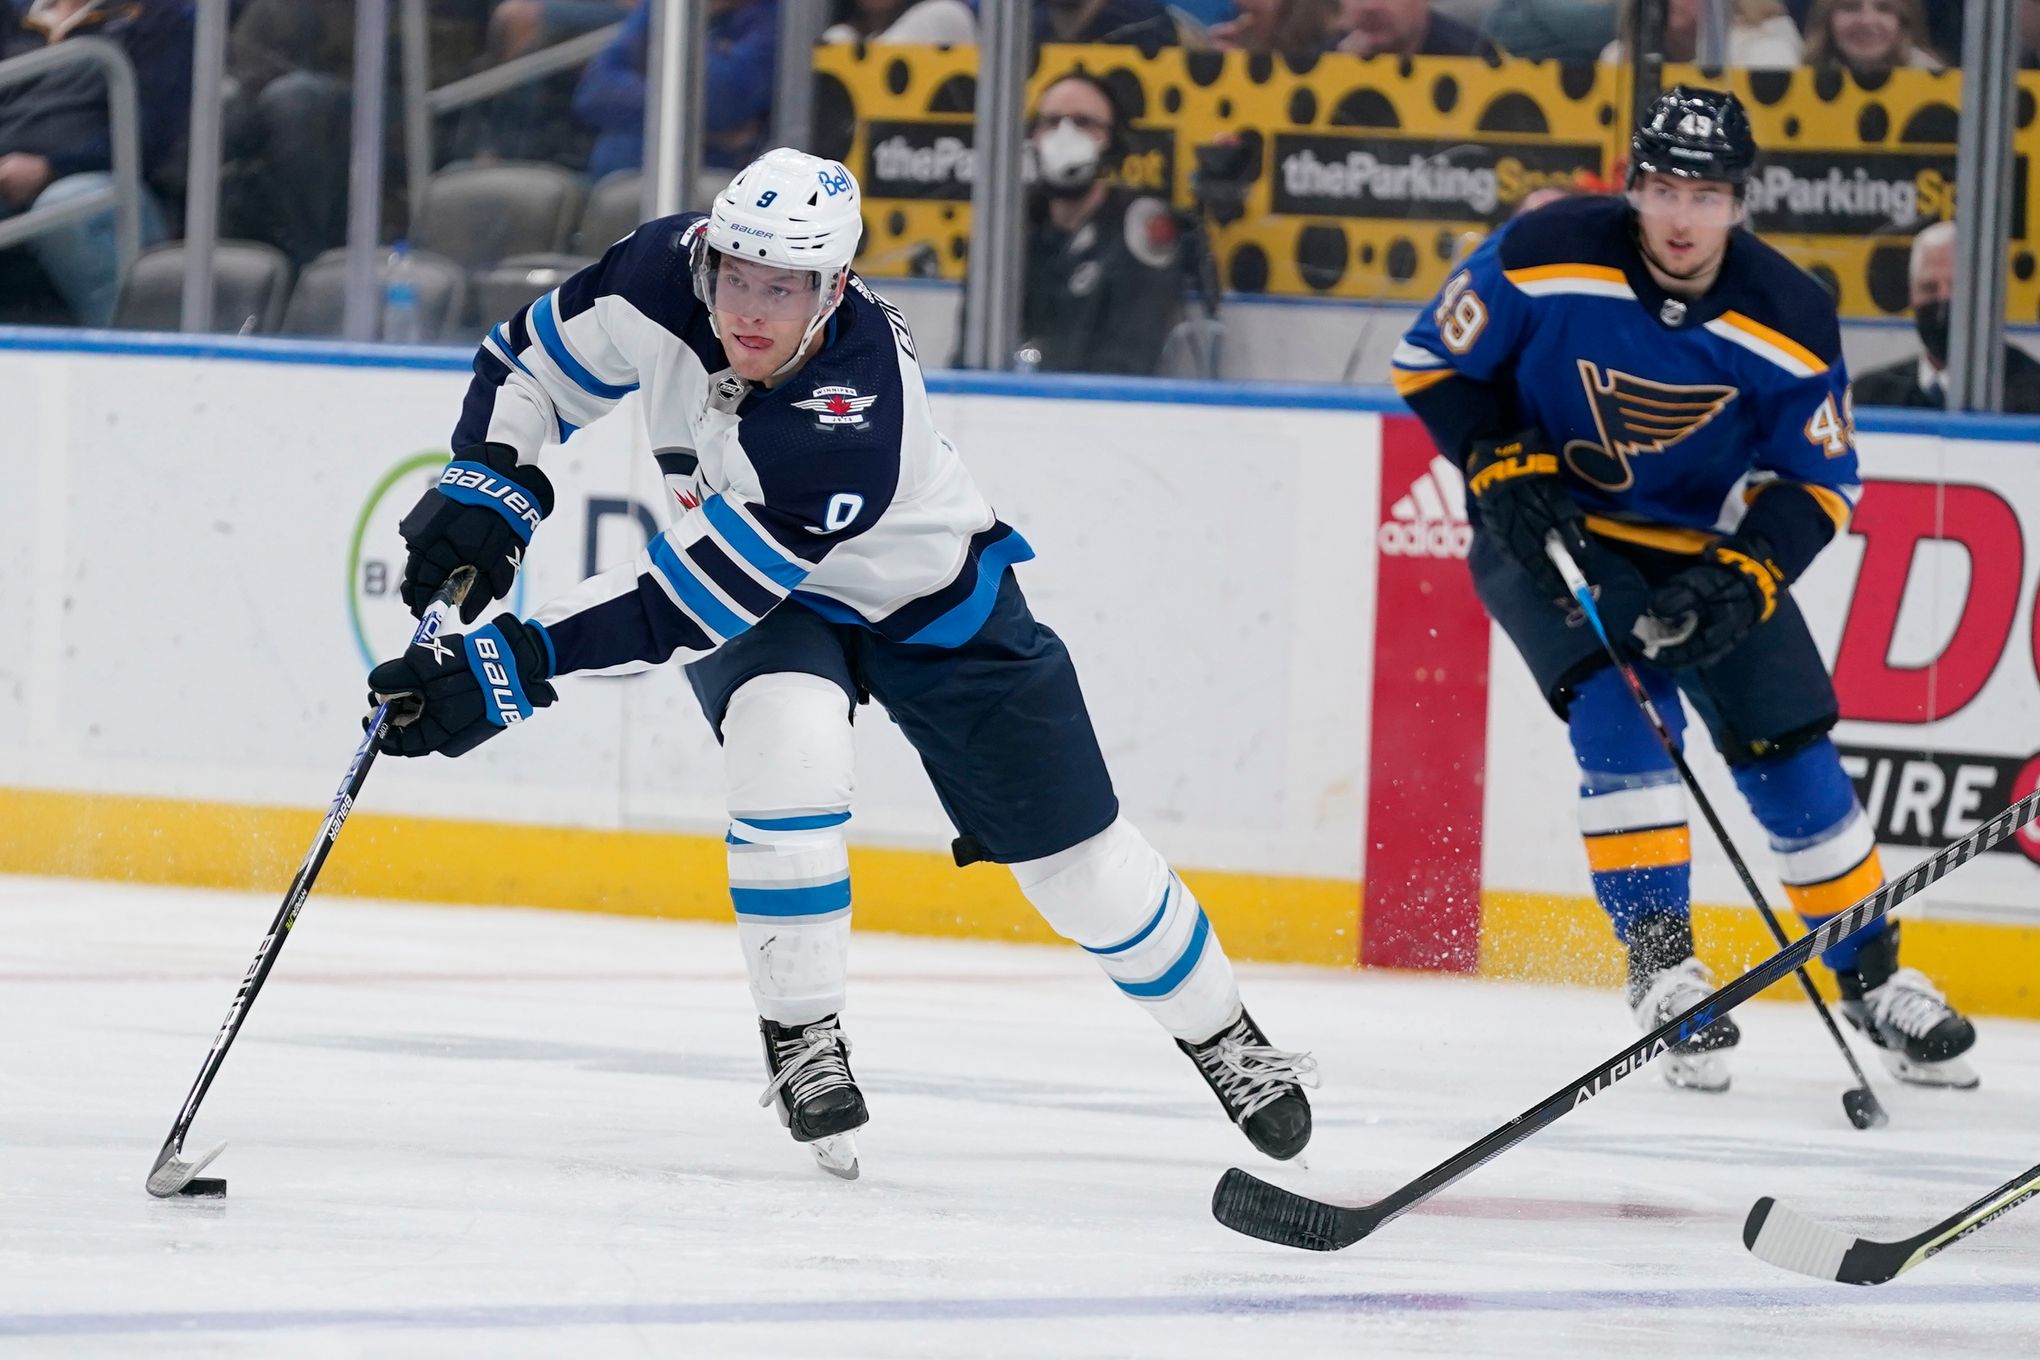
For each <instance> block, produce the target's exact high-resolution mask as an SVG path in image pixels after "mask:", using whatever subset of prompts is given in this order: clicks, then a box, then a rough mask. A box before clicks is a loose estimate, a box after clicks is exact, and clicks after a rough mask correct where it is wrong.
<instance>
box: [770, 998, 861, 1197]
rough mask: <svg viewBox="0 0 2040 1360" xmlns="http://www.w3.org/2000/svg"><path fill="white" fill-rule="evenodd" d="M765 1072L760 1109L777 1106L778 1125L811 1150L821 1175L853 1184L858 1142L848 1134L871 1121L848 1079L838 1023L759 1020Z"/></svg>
mask: <svg viewBox="0 0 2040 1360" xmlns="http://www.w3.org/2000/svg"><path fill="white" fill-rule="evenodd" d="M758 1032H759V1034H760V1035H761V1036H762V1037H763V1039H764V1041H765V1071H766V1073H767V1074H768V1075H769V1076H770V1077H771V1078H772V1080H771V1081H769V1082H767V1083H766V1085H765V1091H764V1093H763V1094H762V1095H760V1096H759V1097H758V1103H759V1104H760V1105H771V1104H773V1103H774V1102H777V1104H778V1106H779V1122H780V1123H781V1124H784V1125H785V1126H786V1128H787V1131H788V1132H789V1133H791V1134H792V1135H793V1140H794V1141H795V1142H796V1143H806V1144H808V1145H809V1146H810V1147H811V1148H813V1149H814V1154H815V1161H816V1162H817V1163H818V1164H819V1165H820V1166H821V1168H822V1170H824V1171H826V1172H828V1173H829V1174H830V1175H832V1176H841V1177H842V1178H843V1179H844V1180H846V1181H854V1180H856V1179H857V1173H858V1165H857V1140H856V1138H855V1137H853V1136H852V1134H851V1130H853V1129H856V1128H858V1127H860V1126H861V1125H863V1124H864V1122H865V1121H866V1120H868V1119H870V1118H871V1114H870V1112H869V1111H867V1110H866V1109H865V1108H864V1093H863V1092H862V1091H860V1090H858V1089H857V1082H856V1080H855V1078H853V1077H852V1076H851V1075H850V1040H849V1039H847V1038H845V1037H844V1034H843V1030H842V1027H841V1026H839V1025H838V1024H837V1023H836V1017H835V1016H833V1015H831V1016H826V1017H824V1018H823V1019H820V1020H817V1021H815V1022H814V1023H812V1024H807V1025H781V1024H777V1023H775V1022H773V1021H771V1020H765V1019H760V1020H759V1021H758Z"/></svg>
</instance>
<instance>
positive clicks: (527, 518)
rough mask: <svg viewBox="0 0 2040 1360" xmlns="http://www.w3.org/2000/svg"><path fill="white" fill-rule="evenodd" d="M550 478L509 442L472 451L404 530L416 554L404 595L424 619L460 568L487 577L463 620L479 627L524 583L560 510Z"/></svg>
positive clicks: (449, 469) (465, 604)
mask: <svg viewBox="0 0 2040 1360" xmlns="http://www.w3.org/2000/svg"><path fill="white" fill-rule="evenodd" d="M552 508H553V489H552V483H551V481H549V480H548V479H547V478H546V475H545V474H544V473H543V472H541V471H539V470H538V469H537V468H536V467H533V466H531V465H530V464H525V463H519V462H518V461H517V450H515V449H513V448H511V447H509V446H508V445H506V444H484V445H482V446H481V447H480V448H477V449H468V450H464V451H463V452H462V454H461V456H460V457H458V458H456V459H454V460H453V461H452V462H451V463H448V464H447V465H446V470H445V471H444V472H442V473H440V474H439V481H438V482H437V483H436V484H435V485H434V486H433V487H432V489H431V490H429V491H427V492H426V493H425V494H424V495H423V496H422V497H420V498H419V500H418V503H417V504H416V505H414V506H412V507H411V513H410V514H408V515H405V516H404V519H403V522H402V523H401V524H399V525H398V526H397V529H398V532H400V533H401V534H403V536H404V547H405V548H406V549H408V553H407V555H406V557H405V559H404V580H403V585H402V586H401V587H400V588H399V593H400V594H401V595H402V596H403V598H404V603H405V604H407V605H409V606H410V608H411V612H412V613H413V614H422V613H423V612H424V610H425V606H426V604H427V602H429V601H430V600H431V599H432V594H433V592H434V591H436V590H438V589H439V587H440V586H441V585H442V584H444V582H445V581H446V578H447V577H448V576H450V575H452V574H453V572H454V571H455V570H457V569H458V568H460V567H473V568H474V569H475V571H476V572H477V574H478V575H479V576H480V578H481V579H480V580H479V581H478V582H477V583H476V586H475V588H474V589H473V590H470V591H469V592H468V594H467V598H466V599H464V600H462V601H461V605H460V621H461V622H462V623H473V622H474V621H475V620H476V619H478V618H480V617H481V614H482V610H483V609H484V608H485V607H486V606H487V605H488V603H489V601H491V600H500V599H502V598H503V597H504V596H506V595H508V594H509V593H510V587H511V586H512V585H514V584H515V583H516V580H517V568H518V566H519V565H520V564H521V563H522V562H523V560H524V550H525V548H526V547H527V546H529V544H530V543H531V535H532V534H533V532H534V531H536V530H537V528H538V522H539V521H540V520H542V519H544V518H545V517H546V516H547V515H549V514H551V513H552Z"/></svg>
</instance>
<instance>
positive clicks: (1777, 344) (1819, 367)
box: [1721, 311, 1828, 373]
mask: <svg viewBox="0 0 2040 1360" xmlns="http://www.w3.org/2000/svg"><path fill="white" fill-rule="evenodd" d="M1721 320H1722V322H1723V323H1724V324H1725V325H1729V326H1733V327H1735V328H1736V329H1737V330H1739V331H1741V332H1742V333H1743V334H1744V335H1748V336H1753V337H1754V338H1756V339H1758V340H1761V341H1763V342H1764V343H1765V344H1767V345H1770V346H1771V347H1772V348H1774V349H1777V350H1781V351H1783V352H1784V353H1786V354H1789V355H1791V356H1792V357H1793V358H1795V359H1797V360H1798V361H1799V362H1800V363H1802V364H1805V365H1806V366H1807V367H1808V368H1810V369H1812V370H1813V371H1814V372H1815V373H1825V372H1827V369H1828V366H1827V364H1826V363H1824V362H1822V360H1821V357H1820V356H1819V355H1818V354H1815V353H1814V352H1813V351H1812V350H1810V349H1808V348H1807V347H1806V346H1804V345H1802V344H1800V343H1799V342H1798V341H1797V340H1794V339H1793V338H1792V337H1791V336H1789V335H1787V334H1785V332H1783V331H1779V330H1773V329H1771V328H1770V327H1769V326H1766V325H1765V324H1764V323H1763V322H1761V321H1759V320H1757V319H1756V318H1755V317H1753V316H1747V315H1745V314H1744V313H1742V312H1737V311H1727V312H1723V313H1722V314H1721Z"/></svg>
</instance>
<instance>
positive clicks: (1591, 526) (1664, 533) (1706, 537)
mask: <svg viewBox="0 0 2040 1360" xmlns="http://www.w3.org/2000/svg"><path fill="white" fill-rule="evenodd" d="M1587 529H1588V531H1589V532H1591V533H1595V534H1599V535H1600V536H1601V537H1602V538H1613V539H1618V540H1620V541H1621V542H1624V543H1636V544H1640V545H1642V546H1643V547H1646V548H1658V549H1661V550H1663V551H1665V552H1675V553H1686V554H1689V555H1690V554H1692V553H1696V552H1699V551H1700V550H1701V549H1702V548H1705V547H1706V546H1707V545H1708V544H1710V543H1712V542H1713V541H1714V540H1715V539H1716V538H1718V537H1720V535H1719V534H1715V533H1711V532H1709V531H1708V530H1706V529H1680V528H1676V527H1674V526H1671V525H1667V524H1630V523H1628V522H1627V521H1625V520H1619V519H1608V518H1606V517H1605V516H1602V515H1588V516H1587Z"/></svg>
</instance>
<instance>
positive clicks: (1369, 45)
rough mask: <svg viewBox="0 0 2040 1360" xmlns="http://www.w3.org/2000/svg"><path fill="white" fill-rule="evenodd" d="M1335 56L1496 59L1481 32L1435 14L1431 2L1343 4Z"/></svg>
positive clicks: (1360, 0)
mask: <svg viewBox="0 0 2040 1360" xmlns="http://www.w3.org/2000/svg"><path fill="white" fill-rule="evenodd" d="M1338 27H1339V30H1340V31H1339V33H1338V34H1337V35H1336V37H1335V40H1334V42H1333V44H1332V48H1333V50H1334V51H1339V52H1350V53H1352V54H1354V55H1355V56H1361V57H1372V56H1379V55H1382V54H1387V55H1389V56H1402V57H1493V56H1495V55H1496V52H1495V45H1494V44H1493V43H1491V42H1489V41H1488V40H1487V39H1486V38H1484V37H1482V36H1481V35H1480V30H1478V29H1476V28H1473V27H1472V26H1470V25H1468V24H1463V23H1461V22H1460V21H1459V20H1457V19H1454V18H1451V17H1449V16H1447V15H1444V14H1436V13H1433V12H1432V8H1431V0H1339V19H1338Z"/></svg>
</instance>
